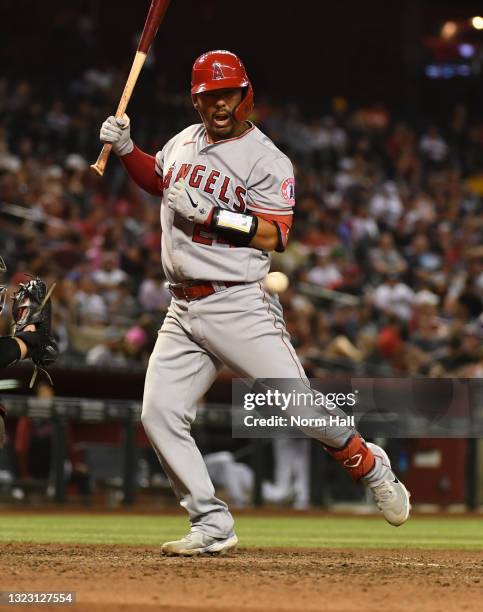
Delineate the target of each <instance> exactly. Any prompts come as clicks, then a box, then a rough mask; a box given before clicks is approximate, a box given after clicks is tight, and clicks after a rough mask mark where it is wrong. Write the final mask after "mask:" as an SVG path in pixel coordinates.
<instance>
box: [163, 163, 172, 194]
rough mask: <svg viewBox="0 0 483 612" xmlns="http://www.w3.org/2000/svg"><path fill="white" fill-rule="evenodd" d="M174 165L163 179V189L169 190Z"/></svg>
mask: <svg viewBox="0 0 483 612" xmlns="http://www.w3.org/2000/svg"><path fill="white" fill-rule="evenodd" d="M173 170H174V165H173V166H171V168H170V169H169V170H168V173H167V174H166V176H164V177H163V189H169V184H170V182H171V177H172V176H173Z"/></svg>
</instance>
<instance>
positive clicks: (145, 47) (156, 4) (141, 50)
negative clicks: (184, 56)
mask: <svg viewBox="0 0 483 612" xmlns="http://www.w3.org/2000/svg"><path fill="white" fill-rule="evenodd" d="M169 3H170V0H152V2H151V6H150V7H149V12H148V16H147V17H146V22H145V23H144V29H143V33H142V35H141V40H140V41H139V45H138V48H137V50H136V55H135V56H134V61H133V63H132V66H131V71H130V72H129V76H128V77H127V81H126V85H125V86H124V91H123V92H122V96H121V99H120V100H119V106H118V107H117V111H116V117H122V116H123V115H124V113H125V112H126V108H127V105H128V103H129V100H130V99H131V95H132V92H133V90H134V87H135V85H136V81H137V80H138V76H139V73H140V72H141V69H142V67H143V65H144V62H145V60H146V56H147V54H148V52H149V48H150V47H151V43H152V42H153V40H154V37H155V36H156V32H157V31H158V28H159V25H160V23H161V21H162V20H163V17H164V14H165V13H166V10H167V8H168V5H169ZM111 149H112V145H111V144H109V143H106V144H105V145H104V146H103V147H102V150H101V152H100V154H99V157H98V158H97V161H96V163H95V164H92V165H91V168H92V170H93V171H94V172H96V173H97V174H98V175H99V176H102V175H103V174H104V170H105V168H106V164H107V160H108V159H109V155H110V154H111Z"/></svg>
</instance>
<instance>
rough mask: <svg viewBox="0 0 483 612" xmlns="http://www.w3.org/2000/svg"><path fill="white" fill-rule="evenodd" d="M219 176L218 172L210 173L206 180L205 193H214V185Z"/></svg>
mask: <svg viewBox="0 0 483 612" xmlns="http://www.w3.org/2000/svg"><path fill="white" fill-rule="evenodd" d="M219 176H220V173H219V172H218V170H212V171H211V172H210V175H209V176H208V178H207V179H206V185H205V187H204V189H203V191H206V193H213V187H212V185H214V184H215V183H216V179H217V178H218V177H219Z"/></svg>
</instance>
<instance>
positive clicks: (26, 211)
mask: <svg viewBox="0 0 483 612" xmlns="http://www.w3.org/2000/svg"><path fill="white" fill-rule="evenodd" d="M123 75H124V72H123V70H120V69H113V68H110V67H103V68H96V69H87V70H84V71H82V72H81V73H80V74H76V75H75V76H74V77H70V78H69V77H68V76H64V77H63V78H64V80H65V82H61V83H57V86H56V87H46V86H45V83H44V84H42V83H40V82H39V81H38V80H36V79H35V78H34V79H32V80H28V81H27V80H21V79H20V80H19V79H14V78H8V77H5V78H2V79H0V244H1V254H2V256H3V257H4V259H5V261H6V263H7V267H8V281H9V284H10V286H11V288H13V289H14V288H15V286H16V284H17V283H18V282H23V281H24V280H25V278H26V277H25V274H26V273H29V274H33V275H37V274H38V275H39V276H41V277H42V278H45V279H46V280H47V281H48V282H49V283H51V282H54V281H55V282H56V283H57V287H56V290H55V294H54V303H55V307H54V313H55V330H56V333H57V336H58V338H59V342H60V347H61V351H62V355H61V362H63V363H64V364H72V365H80V364H86V365H91V366H103V367H129V368H132V367H137V366H139V367H144V366H145V364H146V362H147V358H148V356H149V353H150V350H151V348H152V346H153V344H154V341H155V337H156V331H157V329H158V328H159V326H160V323H161V321H162V318H163V316H164V313H165V312H166V309H167V306H168V305H169V301H170V294H169V291H168V290H167V288H166V286H165V279H164V277H163V274H162V269H161V264H160V227H159V201H158V200H157V199H156V198H154V197H152V196H150V195H149V194H146V193H144V192H142V191H141V190H139V189H138V188H137V187H136V186H135V185H134V184H133V183H132V182H131V181H130V180H129V179H128V178H127V176H126V174H125V172H124V170H123V169H122V167H121V165H120V164H119V163H118V162H117V160H115V159H112V160H111V161H110V162H109V168H108V172H107V173H106V175H105V176H104V177H103V178H102V179H101V178H98V177H96V176H94V175H93V174H92V173H91V172H90V170H89V163H92V162H93V161H94V160H95V158H96V157H97V154H98V152H99V148H100V147H99V140H98V132H99V127H100V124H101V123H102V121H103V120H104V119H105V118H106V117H107V116H108V115H109V114H112V111H113V109H114V108H115V106H116V100H117V98H118V96H119V92H120V91H121V90H122V81H123ZM143 88H144V89H143ZM130 114H131V122H132V134H133V137H134V140H135V141H136V142H137V144H139V145H140V146H141V147H142V148H144V149H145V150H146V151H148V152H151V153H153V154H154V153H155V152H156V151H157V150H159V149H160V148H161V147H162V145H163V144H164V142H165V141H166V140H167V139H168V138H170V137H171V136H172V135H174V134H175V133H176V132H177V131H178V130H179V129H181V128H183V127H185V126H187V125H189V124H190V123H195V122H197V121H198V118H197V115H196V114H195V112H194V110H193V109H192V107H191V101H190V98H189V95H188V87H187V90H186V91H185V92H180V93H179V94H177V95H173V94H169V95H168V94H167V93H166V91H165V89H164V84H163V82H162V80H160V79H159V78H158V77H157V76H156V70H155V68H154V67H152V66H151V67H150V66H149V64H148V67H147V71H146V76H145V78H144V85H143V86H142V87H141V91H140V92H139V94H137V95H136V102H135V103H134V104H133V105H132V107H131V112H130ZM253 121H254V122H255V123H256V124H257V125H258V126H259V127H260V128H261V129H262V130H263V131H265V132H266V133H267V134H268V135H269V136H270V137H271V138H272V139H273V140H274V142H275V143H276V144H277V145H278V146H279V147H280V148H281V149H282V150H283V151H284V152H286V153H287V154H288V155H289V156H290V158H291V159H292V161H293V163H294V166H295V172H296V198H297V204H296V207H295V219H294V226H293V231H292V235H291V240H290V243H289V246H288V248H287V251H286V252H285V253H284V254H282V255H277V254H276V255H275V256H274V260H273V261H274V263H273V269H276V270H280V271H283V272H285V273H286V274H287V275H288V276H289V278H290V281H291V282H290V286H289V289H288V290H287V291H286V292H284V293H283V294H282V295H281V296H280V297H281V300H282V303H283V306H284V310H285V315H286V321H287V325H288V328H289V331H290V333H291V335H292V339H293V342H294V345H295V347H296V349H297V351H298V353H299V355H300V356H301V358H302V359H303V361H304V364H305V366H306V367H307V369H308V371H309V373H311V374H313V375H318V374H321V373H323V372H326V371H327V370H330V371H333V370H343V371H357V372H367V373H369V374H372V373H374V374H375V373H380V374H384V375H398V376H404V375H425V376H426V375H429V376H444V375H448V374H451V375H455V376H471V377H473V376H475V377H476V376H480V375H483V352H482V338H483V316H482V299H483V214H482V197H483V121H482V120H480V119H479V118H476V117H472V116H470V115H469V113H468V111H467V109H466V107H465V106H463V105H459V106H457V107H455V108H454V109H453V110H452V112H451V114H450V115H449V116H448V117H447V121H446V123H445V124H444V125H442V126H438V125H435V124H432V123H430V122H423V124H421V125H419V124H415V123H414V122H411V121H406V120H403V119H401V118H399V117H398V118H396V117H392V116H391V114H390V111H389V110H388V109H386V108H384V107H383V106H382V105H377V106H374V107H371V108H363V109H357V108H352V107H351V105H350V103H349V102H348V101H347V100H345V99H342V98H336V99H334V100H333V101H332V104H331V107H330V109H329V112H326V111H325V110H324V111H321V112H320V115H319V116H306V115H305V114H304V113H303V111H302V110H301V108H298V107H295V106H291V105H288V106H280V105H274V104H273V103H271V102H270V101H269V100H266V99H260V100H258V104H257V108H256V112H255V115H254V116H253ZM213 280H216V279H213ZM0 325H1V326H2V328H1V330H0V331H1V333H8V320H7V318H6V317H3V320H2V322H1V323H0Z"/></svg>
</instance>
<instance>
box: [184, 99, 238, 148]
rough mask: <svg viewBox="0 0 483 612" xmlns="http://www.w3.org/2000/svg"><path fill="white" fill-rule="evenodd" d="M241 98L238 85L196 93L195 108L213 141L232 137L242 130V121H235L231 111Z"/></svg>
mask: <svg viewBox="0 0 483 612" xmlns="http://www.w3.org/2000/svg"><path fill="white" fill-rule="evenodd" d="M241 99H242V90H241V88H240V87H236V88H234V89H216V90H215V91H204V92H203V93H199V94H197V95H196V98H195V107H196V110H197V111H198V112H199V113H200V115H201V117H202V119H203V123H204V124H205V126H206V130H207V132H208V134H209V136H210V137H211V139H212V140H213V141H214V142H216V141H217V140H223V139H225V138H233V137H234V136H238V135H239V134H240V133H241V132H242V131H243V129H244V122H240V121H236V119H235V117H234V116H233V111H234V110H235V108H236V107H237V106H238V104H240V102H241Z"/></svg>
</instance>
